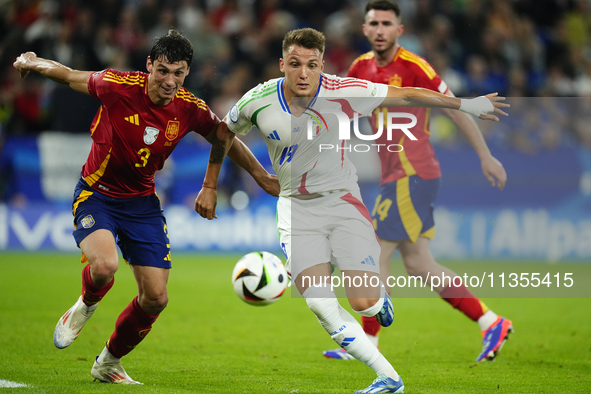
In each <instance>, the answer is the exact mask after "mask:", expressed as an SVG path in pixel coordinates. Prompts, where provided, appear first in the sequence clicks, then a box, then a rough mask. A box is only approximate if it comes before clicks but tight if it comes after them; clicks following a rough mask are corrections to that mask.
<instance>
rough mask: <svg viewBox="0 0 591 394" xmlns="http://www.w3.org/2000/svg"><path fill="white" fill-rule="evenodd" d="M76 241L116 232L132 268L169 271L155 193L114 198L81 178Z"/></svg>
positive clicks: (165, 235)
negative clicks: (90, 236) (142, 266)
mask: <svg viewBox="0 0 591 394" xmlns="http://www.w3.org/2000/svg"><path fill="white" fill-rule="evenodd" d="M72 213H73V214H74V227H75V230H74V233H73V235H74V239H75V240H76V244H77V245H78V246H80V242H81V241H82V240H83V239H84V238H86V237H87V236H88V235H90V234H91V233H92V232H94V231H96V230H99V229H105V230H109V231H110V232H111V233H113V236H114V237H115V240H116V241H117V245H119V249H121V253H122V254H123V258H124V259H125V261H126V262H128V263H129V264H131V265H146V266H151V267H159V268H170V267H171V259H170V241H169V240H168V229H167V227H166V219H165V218H164V214H163V213H162V207H161V206H160V199H159V198H158V196H156V194H152V195H149V196H146V197H135V198H125V199H121V198H112V197H108V196H105V195H104V194H101V193H99V192H97V191H96V190H94V189H92V188H91V187H90V186H88V184H87V183H86V182H85V181H84V180H83V179H80V181H78V185H76V190H75V191H74V202H73V204H72Z"/></svg>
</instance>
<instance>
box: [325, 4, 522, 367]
mask: <svg viewBox="0 0 591 394" xmlns="http://www.w3.org/2000/svg"><path fill="white" fill-rule="evenodd" d="M403 31H404V26H403V25H402V24H401V19H400V8H399V6H398V4H397V3H396V2H395V1H393V0H373V1H370V2H369V3H368V4H367V6H366V8H365V23H364V25H363V33H364V34H365V36H366V37H367V39H368V41H369V42H370V44H371V46H372V51H370V52H368V53H366V54H364V55H361V56H359V57H358V58H357V59H356V60H355V61H354V62H353V64H352V65H351V67H350V69H349V73H348V76H349V77H355V78H361V79H367V80H369V81H372V82H379V83H386V84H389V85H395V86H399V87H420V88H426V89H431V90H433V91H437V92H440V93H443V94H445V95H448V96H453V93H452V92H451V91H450V89H449V88H448V87H447V85H446V84H445V82H444V81H443V80H442V79H441V77H439V75H437V73H436V72H435V70H433V68H432V67H431V65H430V64H429V63H428V62H427V61H426V60H425V59H423V58H421V57H419V56H417V55H416V54H414V53H412V52H410V51H408V50H406V49H404V48H403V47H401V46H400V45H399V44H398V42H397V38H398V37H399V36H400V35H401V34H402V33H403ZM442 110H443V111H444V112H445V113H446V115H447V116H449V117H450V118H451V119H452V120H453V122H454V123H455V124H456V126H457V127H458V128H459V129H460V130H461V131H462V132H463V133H464V135H465V136H466V137H467V138H468V140H469V141H470V143H471V144H472V146H473V147H474V150H475V151H476V153H477V154H478V156H479V157H480V164H481V166H482V172H483V174H484V176H485V177H486V178H487V179H488V180H489V182H490V183H491V185H492V186H495V184H496V185H498V188H499V189H500V190H502V189H503V187H504V186H505V182H506V181H507V174H506V172H505V170H504V168H503V166H502V164H501V163H500V162H499V161H498V160H497V159H495V158H494V157H493V156H492V155H491V153H490V150H489V149H488V147H487V145H486V142H485V140H484V138H483V136H482V134H481V132H480V130H479V128H478V126H477V125H476V123H475V122H474V120H473V119H472V117H471V116H469V115H467V114H465V113H462V112H460V111H453V110H448V109H442ZM388 111H390V112H407V113H412V114H414V115H415V116H416V118H417V123H416V126H414V127H412V128H409V131H410V132H411V133H412V134H413V135H414V136H415V137H416V138H417V140H416V141H409V138H408V137H407V136H406V135H405V134H404V133H403V132H402V131H401V130H394V131H393V137H392V139H393V140H392V141H387V140H386V135H385V134H386V133H383V134H382V137H380V138H378V140H377V143H378V144H386V145H387V144H388V143H397V144H400V145H403V147H404V149H403V150H402V151H400V152H390V151H388V150H387V149H380V150H379V152H378V154H379V158H380V162H381V166H382V177H381V182H380V194H379V196H378V197H377V199H376V202H375V205H374V208H373V211H372V220H373V223H374V228H375V229H376V233H377V235H378V237H379V239H380V245H381V255H380V275H381V277H382V282H384V283H386V279H387V278H388V276H389V275H390V259H391V258H392V255H393V253H394V251H395V250H396V249H398V250H399V252H400V255H401V257H402V261H403V263H404V265H405V268H406V270H407V272H408V274H409V275H413V276H421V277H422V278H423V280H427V279H428V276H427V275H431V276H439V277H441V275H442V274H443V275H447V276H450V277H454V276H455V275H456V274H455V273H454V272H453V271H451V270H450V269H449V268H446V267H443V266H441V265H440V264H438V263H437V262H436V261H435V260H434V258H433V256H432V255H431V252H430V251H429V242H430V239H432V238H433V237H434V236H435V223H434V221H433V202H434V200H435V198H436V196H437V193H438V191H439V184H440V177H441V171H440V167H439V162H438V161H437V158H436V157H435V153H434V151H433V147H432V146H431V143H430V142H429V134H430V133H429V109H425V108H403V109H401V110H400V111H398V110H397V109H396V108H377V109H376V110H375V111H374V113H373V117H372V118H371V123H372V128H375V127H376V125H377V123H376V119H377V115H378V114H380V113H387V112H388ZM407 122H408V120H403V121H402V122H401V123H407ZM436 290H437V291H438V293H439V295H440V296H441V298H443V299H444V300H445V301H447V302H448V303H450V304H451V305H452V306H453V307H454V308H457V309H458V310H460V311H461V312H462V313H464V314H465V315H466V316H468V317H469V318H470V319H472V320H474V321H476V322H477V323H478V325H479V327H480V331H481V332H482V334H483V342H482V343H483V348H482V351H481V353H480V354H479V355H478V357H477V358H476V360H477V361H480V360H494V358H495V356H496V355H497V353H498V352H499V351H500V349H501V347H502V345H503V344H504V342H505V340H506V339H507V337H508V335H509V333H510V332H512V331H513V326H512V322H511V321H510V320H508V319H505V318H503V317H500V316H497V315H496V314H495V313H494V312H493V311H492V310H490V309H489V308H488V307H487V306H486V305H485V304H484V303H483V302H482V301H480V300H479V299H478V298H476V297H475V296H474V295H473V294H472V292H470V290H468V289H467V288H466V287H465V286H464V285H462V286H461V287H452V286H448V287H444V286H439V287H436ZM362 322H363V328H364V331H365V332H366V334H367V335H368V336H369V337H370V339H372V341H373V342H374V344H375V345H376V346H377V344H378V337H377V335H378V332H379V330H380V325H379V324H376V322H375V319H373V320H372V319H368V318H365V317H363V316H362ZM324 355H325V356H326V357H329V358H338V359H352V357H351V356H350V355H349V354H347V353H346V352H345V351H344V350H343V349H338V350H329V351H325V352H324Z"/></svg>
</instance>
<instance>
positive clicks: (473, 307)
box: [439, 284, 488, 321]
mask: <svg viewBox="0 0 591 394" xmlns="http://www.w3.org/2000/svg"><path fill="white" fill-rule="evenodd" d="M439 295H440V296H441V298H443V299H444V300H445V301H447V302H449V303H450V304H451V306H453V307H454V308H456V309H457V310H459V311H461V312H462V313H464V315H466V316H468V317H469V318H470V319H472V320H474V321H477V320H478V319H479V318H480V316H482V315H484V312H486V311H487V310H488V308H487V307H486V305H484V304H483V303H482V302H481V301H480V300H479V299H478V298H476V296H474V294H472V292H471V291H470V290H468V289H467V288H466V286H464V285H463V284H462V286H459V287H455V286H448V287H446V288H445V289H443V290H442V291H441V293H439Z"/></svg>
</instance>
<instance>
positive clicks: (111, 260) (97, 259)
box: [79, 229, 119, 272]
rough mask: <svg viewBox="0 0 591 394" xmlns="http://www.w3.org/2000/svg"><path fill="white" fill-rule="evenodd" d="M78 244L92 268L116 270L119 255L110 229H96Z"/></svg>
mask: <svg viewBox="0 0 591 394" xmlns="http://www.w3.org/2000/svg"><path fill="white" fill-rule="evenodd" d="M79 246H80V250H82V253H83V254H84V256H85V257H86V259H87V260H88V262H89V264H90V266H91V268H92V269H93V270H107V271H112V272H115V271H117V268H118V266H119V255H118V254H117V244H116V242H115V238H114V237H113V233H112V232H111V231H109V230H106V229H97V230H96V231H93V232H92V233H90V234H89V235H88V236H86V237H85V238H84V239H83V240H82V241H81V242H80V245H79Z"/></svg>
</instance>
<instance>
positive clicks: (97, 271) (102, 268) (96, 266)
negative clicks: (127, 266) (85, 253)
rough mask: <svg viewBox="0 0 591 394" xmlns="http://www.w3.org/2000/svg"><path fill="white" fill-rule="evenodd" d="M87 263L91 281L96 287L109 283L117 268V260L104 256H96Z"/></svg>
mask: <svg viewBox="0 0 591 394" xmlns="http://www.w3.org/2000/svg"><path fill="white" fill-rule="evenodd" d="M88 262H89V264H90V275H91V277H92V281H93V282H94V284H95V285H97V286H102V285H104V284H106V283H109V282H110V281H111V279H113V276H114V275H115V272H117V269H118V268H119V260H118V259H112V258H108V257H106V256H97V257H94V258H93V259H89V261H88Z"/></svg>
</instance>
